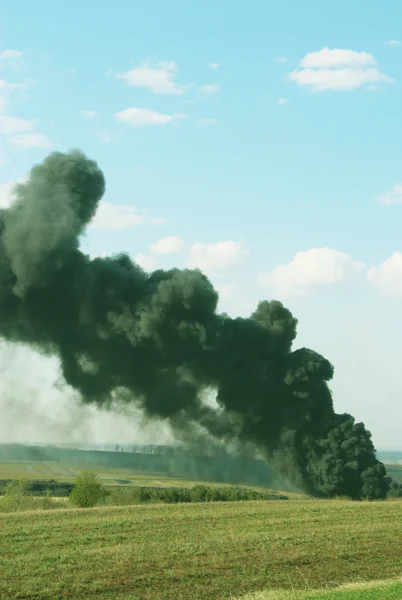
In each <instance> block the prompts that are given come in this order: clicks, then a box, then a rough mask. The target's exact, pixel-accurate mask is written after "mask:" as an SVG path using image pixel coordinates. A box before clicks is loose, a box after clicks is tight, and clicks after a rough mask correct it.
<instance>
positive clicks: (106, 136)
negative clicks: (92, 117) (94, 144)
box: [97, 129, 112, 142]
mask: <svg viewBox="0 0 402 600" xmlns="http://www.w3.org/2000/svg"><path fill="white" fill-rule="evenodd" d="M97 133H98V136H99V139H100V140H102V142H111V141H112V136H111V135H110V133H109V132H108V131H106V129H99V130H98V132H97Z"/></svg>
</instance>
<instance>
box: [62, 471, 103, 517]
mask: <svg viewBox="0 0 402 600" xmlns="http://www.w3.org/2000/svg"><path fill="white" fill-rule="evenodd" d="M106 495H107V492H106V490H105V488H104V487H103V485H102V484H101V482H100V480H99V478H98V477H97V476H96V475H95V473H91V472H90V471H83V472H82V473H80V474H79V475H78V477H77V479H76V481H75V485H74V488H73V491H72V492H71V494H70V498H69V500H70V502H71V503H72V504H73V505H74V506H77V507H78V508H91V507H93V506H96V505H97V504H98V503H99V502H100V501H101V500H102V499H103V498H104V497H105V496H106Z"/></svg>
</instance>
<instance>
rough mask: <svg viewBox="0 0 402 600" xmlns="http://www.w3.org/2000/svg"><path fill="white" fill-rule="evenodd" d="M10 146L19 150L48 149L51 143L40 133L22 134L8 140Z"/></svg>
mask: <svg viewBox="0 0 402 600" xmlns="http://www.w3.org/2000/svg"><path fill="white" fill-rule="evenodd" d="M8 139H9V142H10V144H12V145H13V146H15V147H16V148H20V149H24V150H27V149H30V148H50V147H51V146H52V143H51V141H50V140H49V139H48V138H47V137H46V136H45V135H43V134H42V133H22V134H20V135H12V136H11V137H9V138H8Z"/></svg>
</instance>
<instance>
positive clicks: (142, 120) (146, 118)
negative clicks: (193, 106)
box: [114, 107, 187, 127]
mask: <svg viewBox="0 0 402 600" xmlns="http://www.w3.org/2000/svg"><path fill="white" fill-rule="evenodd" d="M114 116H115V118H116V119H117V120H118V121H120V122H121V123H126V124H127V125H131V126H132V127H145V126H148V125H166V124H167V123H171V122H172V121H176V120H177V119H184V118H186V116H187V115H185V114H183V113H179V114H174V115H165V114H162V113H160V112H157V111H156V110H150V109H149V108H135V107H131V108H126V109H125V110H122V111H120V112H118V113H116V114H115V115H114Z"/></svg>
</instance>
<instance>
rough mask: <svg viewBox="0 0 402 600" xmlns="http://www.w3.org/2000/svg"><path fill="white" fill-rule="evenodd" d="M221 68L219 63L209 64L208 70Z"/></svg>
mask: <svg viewBox="0 0 402 600" xmlns="http://www.w3.org/2000/svg"><path fill="white" fill-rule="evenodd" d="M220 66H221V63H218V62H216V63H210V65H209V68H210V69H219V67H220Z"/></svg>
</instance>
